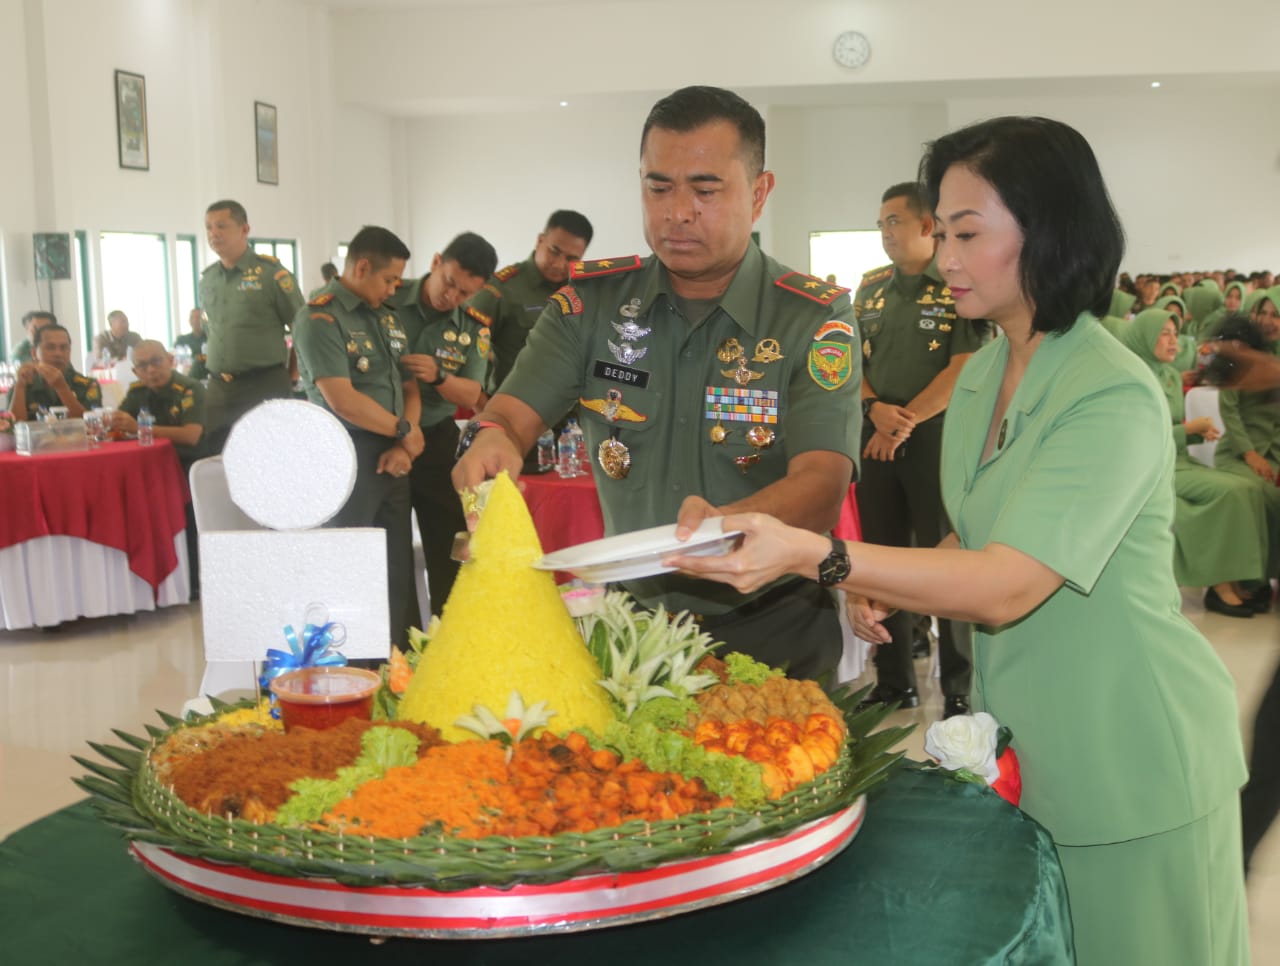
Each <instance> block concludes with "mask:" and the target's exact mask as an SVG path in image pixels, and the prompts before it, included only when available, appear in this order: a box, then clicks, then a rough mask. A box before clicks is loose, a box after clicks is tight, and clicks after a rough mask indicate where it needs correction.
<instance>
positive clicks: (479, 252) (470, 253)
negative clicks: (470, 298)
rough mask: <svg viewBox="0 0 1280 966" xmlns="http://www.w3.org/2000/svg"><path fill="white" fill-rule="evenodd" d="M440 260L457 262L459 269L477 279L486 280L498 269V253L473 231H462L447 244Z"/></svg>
mask: <svg viewBox="0 0 1280 966" xmlns="http://www.w3.org/2000/svg"><path fill="white" fill-rule="evenodd" d="M440 258H441V259H442V260H444V261H446V262H457V263H458V267H459V268H461V269H462V270H463V271H464V272H466V273H467V274H468V275H475V276H476V277H477V278H488V277H489V276H490V275H492V274H493V271H494V269H496V268H497V267H498V253H497V252H496V251H494V250H493V246H492V245H490V244H489V243H488V242H487V241H485V240H484V239H483V238H481V237H480V236H479V235H477V234H476V233H475V232H473V231H464V232H463V233H462V234H461V235H459V236H458V237H457V238H455V239H454V240H453V241H451V242H449V247H448V248H446V249H445V250H444V251H443V252H441V253H440Z"/></svg>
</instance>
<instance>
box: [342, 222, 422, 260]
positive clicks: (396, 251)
mask: <svg viewBox="0 0 1280 966" xmlns="http://www.w3.org/2000/svg"><path fill="white" fill-rule="evenodd" d="M408 257H409V249H408V247H406V245H405V243H404V242H402V241H401V240H400V239H399V238H398V237H397V236H396V234H395V233H394V232H392V231H388V230H387V229H386V228H380V227H378V226H377V225H365V226H364V227H363V228H361V229H360V230H359V231H358V232H356V237H355V238H353V239H351V241H350V242H349V243H348V245H347V261H346V264H347V265H352V266H354V265H355V263H356V262H358V261H360V259H362V258H363V259H367V260H368V262H369V264H370V265H371V266H372V267H373V269H374V271H378V270H380V269H383V268H386V266H387V263H388V262H390V261H391V260H392V259H393V258H408Z"/></svg>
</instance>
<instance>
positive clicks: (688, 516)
mask: <svg viewBox="0 0 1280 966" xmlns="http://www.w3.org/2000/svg"><path fill="white" fill-rule="evenodd" d="M723 515H724V514H723V513H722V512H721V510H720V508H719V507H714V506H712V505H711V504H710V503H708V502H707V501H706V500H704V499H703V498H702V497H700V496H686V497H685V498H684V502H683V503H681V504H680V512H679V513H677V514H676V539H677V540H688V539H689V538H690V537H691V536H693V531H694V530H697V529H698V526H699V525H700V524H701V523H702V521H703V520H705V519H707V517H718V516H723Z"/></svg>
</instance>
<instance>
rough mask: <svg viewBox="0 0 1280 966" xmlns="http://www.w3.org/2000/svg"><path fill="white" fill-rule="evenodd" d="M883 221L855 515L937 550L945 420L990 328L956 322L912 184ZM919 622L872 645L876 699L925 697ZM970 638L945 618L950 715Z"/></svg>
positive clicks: (864, 305) (881, 540) (871, 290)
mask: <svg viewBox="0 0 1280 966" xmlns="http://www.w3.org/2000/svg"><path fill="white" fill-rule="evenodd" d="M876 224H877V226H878V227H879V228H880V237H881V242H882V244H883V245H884V251H885V254H886V255H888V256H889V258H890V259H891V260H892V263H891V264H889V265H886V266H884V267H883V268H878V269H874V270H872V271H870V272H868V273H867V274H866V275H864V276H863V278H862V282H861V284H860V285H859V287H858V291H857V294H856V295H855V296H854V311H855V312H856V314H857V317H858V323H859V324H858V328H859V330H860V331H861V333H862V355H863V360H862V411H863V414H864V418H863V424H862V447H863V450H862V476H861V478H860V479H859V480H858V488H857V499H858V518H859V520H860V521H861V523H862V539H863V540H865V541H867V542H868V543H878V544H883V545H885V546H890V547H910V546H912V544H913V542H914V543H915V544H916V545H918V546H921V547H933V546H936V545H937V544H938V542H939V541H940V540H942V538H943V537H945V536H946V535H947V534H948V533H950V532H951V527H950V524H949V523H948V522H947V518H946V513H945V512H943V509H942V493H941V490H940V488H939V480H938V460H939V458H940V455H941V452H942V420H943V416H944V414H945V413H946V409H947V403H948V401H949V400H950V398H951V389H952V387H953V386H954V385H955V381H956V377H957V376H958V375H959V374H960V370H961V369H962V368H963V367H964V364H965V362H966V361H967V360H968V358H969V356H970V355H972V354H973V352H974V351H975V350H976V349H978V348H979V347H981V345H982V343H983V341H984V340H985V336H986V330H987V329H986V325H985V324H984V323H981V322H972V321H970V320H968V319H957V318H956V311H955V300H954V299H953V298H952V297H951V290H950V289H948V288H947V286H946V283H944V282H943V280H942V276H941V275H940V274H939V272H938V266H937V265H936V263H935V262H934V260H933V249H934V242H933V227H934V226H933V218H932V217H931V216H930V215H929V213H928V211H927V210H926V208H925V205H924V203H923V200H922V199H921V196H920V188H919V186H918V185H916V183H915V182H904V183H902V184H896V185H894V186H892V187H891V188H889V189H888V190H886V191H885V192H884V195H883V196H882V198H881V205H880V217H879V219H878V221H877V222H876ZM912 624H913V615H911V614H909V613H907V612H905V611H901V612H899V613H897V614H895V615H894V616H893V617H892V618H890V619H889V620H887V621H886V625H885V626H886V627H887V628H888V629H889V631H890V633H891V634H892V635H893V640H892V642H891V643H889V644H883V645H881V646H880V647H879V648H877V649H876V652H875V665H876V677H877V685H876V690H875V691H874V692H873V694H872V698H871V699H872V700H875V701H883V702H889V701H897V702H899V703H900V704H901V705H903V706H904V707H910V708H914V707H915V706H916V705H918V704H919V703H920V698H919V692H918V690H917V688H916V674H915V667H914V665H913V664H912V661H911V657H912V655H911V638H912ZM969 637H970V631H969V627H968V625H967V624H963V623H960V622H955V621H950V620H942V621H939V623H938V659H939V664H940V666H941V671H942V691H943V694H944V695H945V706H944V709H943V714H944V715H945V716H947V717H950V716H951V715H953V714H961V713H964V712H966V711H968V707H969V705H968V700H969V676H970V668H969V652H970V647H969Z"/></svg>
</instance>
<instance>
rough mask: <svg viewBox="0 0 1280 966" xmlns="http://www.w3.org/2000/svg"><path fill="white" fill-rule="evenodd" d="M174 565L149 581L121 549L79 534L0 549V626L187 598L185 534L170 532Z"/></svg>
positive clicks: (147, 606)
mask: <svg viewBox="0 0 1280 966" xmlns="http://www.w3.org/2000/svg"><path fill="white" fill-rule="evenodd" d="M173 550H174V553H175V554H177V557H178V566H177V567H176V568H175V569H174V570H173V572H172V573H170V574H169V575H168V576H167V577H166V578H165V579H164V582H163V583H161V584H160V589H159V592H158V593H157V594H153V593H152V592H151V585H150V584H148V583H147V582H146V581H145V580H143V579H142V578H141V577H139V576H138V575H137V574H135V573H134V572H133V571H131V570H130V569H129V557H128V555H127V554H126V553H125V552H124V551H122V550H116V549H114V548H112V547H105V546H103V545H102V544H98V543H92V542H91V541H89V540H83V539H81V538H80V537H38V538H36V539H35V540H27V541H26V542H25V543H19V544H16V545H14V546H12V547H6V548H4V549H3V550H0V628H3V629H5V630H11V631H12V630H19V629H21V628H24V627H49V626H52V625H54V624H59V623H61V622H63V621H72V620H75V619H77V618H79V617H104V616H106V615H108V614H133V613H136V612H138V611H140V610H155V609H156V608H157V607H171V606H173V605H174V604H185V603H187V601H188V600H189V599H190V587H191V578H190V570H189V567H188V563H187V537H186V531H185V530H183V531H181V532H179V533H178V534H177V536H175V537H174V538H173Z"/></svg>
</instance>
